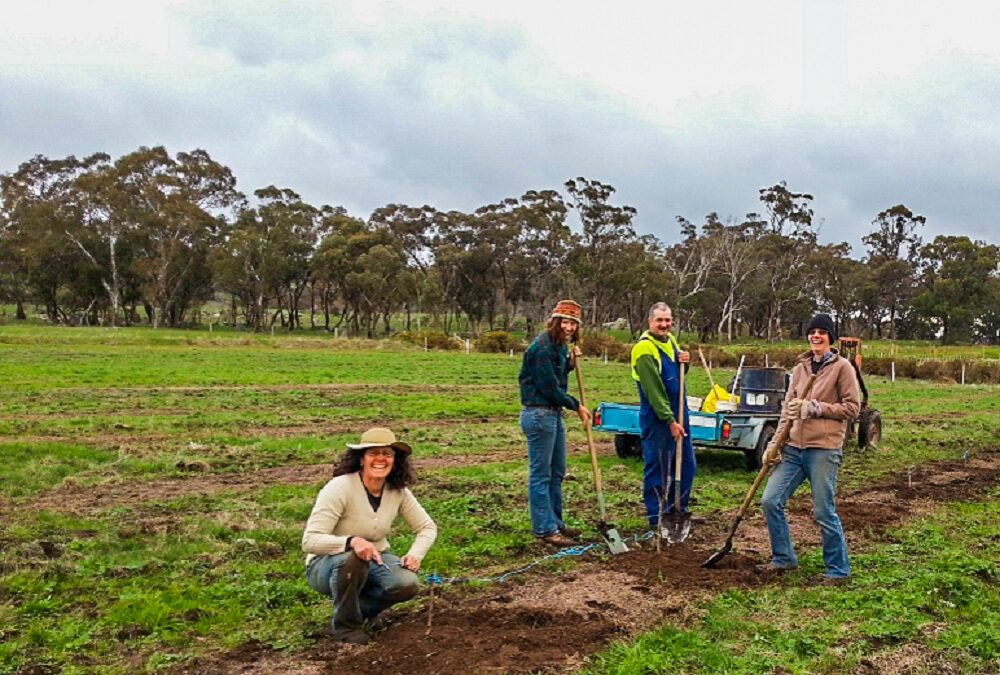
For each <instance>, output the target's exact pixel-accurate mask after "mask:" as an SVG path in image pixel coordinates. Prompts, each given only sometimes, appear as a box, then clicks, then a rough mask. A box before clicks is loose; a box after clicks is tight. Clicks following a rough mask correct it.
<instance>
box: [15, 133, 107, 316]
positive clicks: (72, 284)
mask: <svg viewBox="0 0 1000 675" xmlns="http://www.w3.org/2000/svg"><path fill="white" fill-rule="evenodd" d="M108 160H109V158H108V156H107V155H105V154H103V153H101V154H96V155H91V156H90V157H86V158H84V159H77V158H76V157H73V156H70V157H66V158H64V159H49V158H47V157H45V156H43V155H36V156H35V157H33V158H32V159H30V160H28V161H26V162H23V163H22V164H21V165H20V166H19V167H18V169H17V170H16V171H13V172H11V173H9V174H4V175H2V176H0V285H2V286H3V289H4V293H5V296H6V297H7V298H8V300H9V301H10V302H12V303H14V305H15V318H17V319H24V318H26V315H25V311H24V304H25V303H26V302H27V301H28V299H29V298H35V299H36V300H38V301H40V302H42V303H43V304H44V305H45V313H46V316H47V317H48V318H49V320H50V321H53V322H67V321H69V320H70V317H71V314H72V313H73V312H74V311H77V310H79V309H81V307H80V306H78V303H77V301H78V300H80V299H81V298H86V297H87V296H88V295H89V299H87V300H86V301H85V304H84V305H82V307H89V308H90V309H93V308H94V305H95V304H96V301H97V298H98V295H99V294H100V293H102V292H103V291H101V289H100V286H98V287H97V289H96V293H94V292H93V288H92V287H91V286H90V285H89V284H88V283H87V282H88V281H90V279H89V278H88V275H86V274H85V271H84V269H83V267H84V265H87V264H89V263H87V262H85V261H83V260H82V256H81V254H80V252H79V251H78V250H77V248H76V246H75V245H73V244H71V242H70V240H69V239H68V238H67V232H78V233H79V230H80V223H81V211H80V209H79V205H78V201H79V200H78V197H77V193H76V191H75V188H74V183H75V181H76V180H77V178H78V177H79V176H80V175H82V174H84V173H86V172H87V171H90V170H91V169H92V168H94V167H96V166H100V165H103V164H104V163H106V162H107V161H108ZM67 302H68V303H70V306H68V307H67V306H65V303H67Z"/></svg>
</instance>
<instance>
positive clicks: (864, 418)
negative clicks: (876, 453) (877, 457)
mask: <svg viewBox="0 0 1000 675" xmlns="http://www.w3.org/2000/svg"><path fill="white" fill-rule="evenodd" d="M881 440H882V415H881V414H880V413H879V411H878V410H875V409H874V408H865V409H864V410H863V411H861V415H860V416H859V417H858V447H859V448H861V449H862V450H865V449H867V448H869V447H873V446H874V447H877V446H878V444H879V442H880V441H881Z"/></svg>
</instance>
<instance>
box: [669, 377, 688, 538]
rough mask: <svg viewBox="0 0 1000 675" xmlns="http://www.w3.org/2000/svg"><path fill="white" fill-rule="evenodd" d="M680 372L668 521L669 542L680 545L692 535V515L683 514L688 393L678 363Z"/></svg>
mask: <svg viewBox="0 0 1000 675" xmlns="http://www.w3.org/2000/svg"><path fill="white" fill-rule="evenodd" d="M677 366H678V370H680V376H679V378H680V393H679V394H678V395H677V420H678V424H680V425H681V429H682V431H681V435H680V436H678V437H677V450H676V451H675V455H676V458H675V461H674V510H673V511H672V512H670V513H668V514H667V515H666V516H665V518H664V520H665V521H666V528H665V529H666V532H667V542H668V543H670V544H679V543H681V542H682V541H684V540H685V539H687V538H688V535H689V534H691V514H690V513H682V512H681V458H682V457H683V456H684V432H683V429H684V404H685V403H686V401H685V399H686V392H685V391H684V364H683V363H681V362H680V361H678V362H677Z"/></svg>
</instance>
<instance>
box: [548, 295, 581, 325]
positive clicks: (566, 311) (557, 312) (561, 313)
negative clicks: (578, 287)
mask: <svg viewBox="0 0 1000 675" xmlns="http://www.w3.org/2000/svg"><path fill="white" fill-rule="evenodd" d="M581 314H582V312H581V310H580V305H578V304H577V303H575V302H573V301H572V300H560V301H559V302H558V303H556V308H555V309H553V310H552V316H553V318H555V317H558V318H560V319H572V320H573V321H576V322H577V323H580V316H581Z"/></svg>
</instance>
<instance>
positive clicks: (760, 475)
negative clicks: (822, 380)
mask: <svg viewBox="0 0 1000 675" xmlns="http://www.w3.org/2000/svg"><path fill="white" fill-rule="evenodd" d="M815 381H816V376H815V375H810V376H809V381H808V382H807V383H806V388H805V390H804V391H803V392H802V394H801V395H799V398H808V396H809V392H811V391H812V388H813V382H815ZM791 430H792V421H791V420H787V423H786V424H785V426H784V427H783V428H782V430H781V433H779V434H777V435H775V437H774V438H772V439H771V444H773V445H775V446H777V447H779V448H780V447H782V446H783V445H784V444H785V443H786V442H787V441H788V434H789V433H791ZM772 468H773V465H772V464H769V463H768V462H762V466H761V467H760V471H758V472H757V477H756V478H754V481H753V485H751V486H750V489H749V490H747V494H746V496H745V497H744V498H743V503H742V504H741V505H740V510H739V511H737V512H736V517H735V518H733V522H732V523H731V524H730V525H729V536H727V537H726V543H724V544H723V545H722V548H720V549H719V550H718V551H716V552H715V553H713V554H712V555H710V556H708V560H706V561H705V562H703V563H702V564H701V566H702V567H715V565H716V564H717V563H718V562H719V561H720V560H722V559H723V558H725V557H726V555H727V554H729V552H730V551H732V550H733V535H735V534H736V528H737V527H739V526H740V523H741V522H742V521H743V517H744V516H745V515H746V514H747V508H748V507H749V506H750V502H752V501H753V496H754V495H755V494H757V488H759V487H760V484H761V483H763V482H764V478H765V477H766V476H767V474H769V473H771V469H772Z"/></svg>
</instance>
